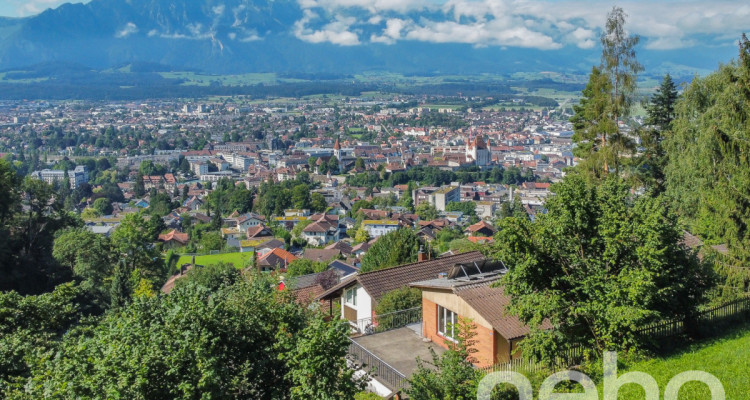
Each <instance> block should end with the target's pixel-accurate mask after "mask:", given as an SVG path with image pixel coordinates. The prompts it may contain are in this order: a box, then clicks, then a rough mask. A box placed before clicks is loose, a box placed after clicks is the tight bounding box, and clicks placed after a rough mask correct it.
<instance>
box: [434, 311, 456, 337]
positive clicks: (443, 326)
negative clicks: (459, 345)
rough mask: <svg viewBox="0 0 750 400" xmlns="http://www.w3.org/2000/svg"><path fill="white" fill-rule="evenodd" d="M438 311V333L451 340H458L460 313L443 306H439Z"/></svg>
mask: <svg viewBox="0 0 750 400" xmlns="http://www.w3.org/2000/svg"><path fill="white" fill-rule="evenodd" d="M437 312H438V333H439V334H440V335H441V336H443V337H445V338H447V339H450V340H453V341H455V340H456V329H455V327H456V323H457V322H458V315H457V314H456V313H454V312H453V311H451V310H449V309H447V308H445V307H443V306H438V307H437Z"/></svg>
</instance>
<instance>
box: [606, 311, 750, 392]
mask: <svg viewBox="0 0 750 400" xmlns="http://www.w3.org/2000/svg"><path fill="white" fill-rule="evenodd" d="M624 364H625V366H624V367H623V366H620V367H619V368H618V376H620V375H622V374H624V373H626V372H630V371H642V372H645V373H648V374H649V375H651V376H653V377H654V379H656V382H657V383H658V384H659V390H660V393H661V395H663V394H664V389H665V388H666V386H667V383H668V382H669V381H670V380H671V379H672V378H673V377H674V376H676V375H677V374H679V373H681V372H685V371H691V370H700V371H705V372H708V373H710V374H713V375H714V376H716V377H717V378H718V379H719V380H720V381H721V383H722V385H723V386H724V390H725V392H726V398H727V399H730V400H743V399H750V325H746V326H744V328H743V329H738V330H735V331H731V332H730V333H729V334H727V335H724V337H722V338H720V339H712V340H708V341H704V342H699V343H695V344H693V345H691V346H689V347H688V348H686V349H684V350H680V351H678V352H675V353H673V354H669V355H665V356H662V357H657V358H653V359H650V360H645V361H638V362H634V363H632V364H628V363H627V362H626V363H624ZM598 389H599V393H600V394H601V393H602V384H601V383H600V384H599V385H598ZM644 397H645V396H644V393H643V389H641V388H640V387H639V386H635V385H632V384H628V385H624V386H622V388H621V389H620V392H619V393H618V399H628V400H630V399H643V398H644ZM710 398H711V394H710V392H709V390H708V388H707V387H706V385H704V384H702V383H698V382H689V383H687V384H685V385H684V386H683V387H682V389H681V390H680V394H679V399H680V400H699V399H700V400H702V399H710Z"/></svg>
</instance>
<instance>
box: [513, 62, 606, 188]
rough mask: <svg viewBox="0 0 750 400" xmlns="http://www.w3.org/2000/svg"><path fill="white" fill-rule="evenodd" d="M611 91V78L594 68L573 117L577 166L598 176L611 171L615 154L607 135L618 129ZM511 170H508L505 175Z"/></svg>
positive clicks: (586, 172)
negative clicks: (611, 150)
mask: <svg viewBox="0 0 750 400" xmlns="http://www.w3.org/2000/svg"><path fill="white" fill-rule="evenodd" d="M610 92H611V83H610V81H609V79H608V77H607V76H606V75H605V74H604V73H603V72H602V70H601V69H600V68H598V67H593V68H592V70H591V74H590V75H589V82H588V84H587V85H586V88H585V89H584V90H583V96H582V97H581V99H580V100H579V103H578V104H577V105H574V106H573V111H574V113H575V114H574V115H573V117H571V118H570V122H571V123H572V124H573V142H574V143H575V144H576V146H575V148H574V149H573V154H574V155H575V156H576V157H578V158H580V159H582V161H581V162H580V163H579V165H578V169H579V170H580V171H583V172H584V173H585V174H586V175H588V176H591V177H594V178H596V179H600V178H602V177H604V176H605V175H606V174H607V173H608V172H609V171H608V167H607V166H608V163H609V162H611V161H612V160H611V156H612V154H611V153H610V152H608V149H607V147H606V144H607V137H609V136H612V135H614V134H615V133H616V132H617V130H618V126H617V121H616V120H614V118H613V115H614V114H613V111H612V104H611V102H610ZM608 159H610V160H609V161H608ZM510 172H511V170H510V169H509V170H508V171H506V174H505V175H506V176H507V175H508V173H510Z"/></svg>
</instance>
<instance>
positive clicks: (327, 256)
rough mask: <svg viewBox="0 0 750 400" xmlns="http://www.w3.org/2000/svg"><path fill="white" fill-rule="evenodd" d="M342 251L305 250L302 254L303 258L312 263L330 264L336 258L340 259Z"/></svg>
mask: <svg viewBox="0 0 750 400" xmlns="http://www.w3.org/2000/svg"><path fill="white" fill-rule="evenodd" d="M339 254H341V251H339V250H338V249H305V252H304V253H302V258H304V259H307V260H311V261H320V262H328V261H330V260H333V259H334V258H338V256H339Z"/></svg>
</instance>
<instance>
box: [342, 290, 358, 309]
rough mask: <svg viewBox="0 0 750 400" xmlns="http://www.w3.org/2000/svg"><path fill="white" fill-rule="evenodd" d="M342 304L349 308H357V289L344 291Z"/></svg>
mask: <svg viewBox="0 0 750 400" xmlns="http://www.w3.org/2000/svg"><path fill="white" fill-rule="evenodd" d="M344 302H345V303H346V304H347V305H350V306H355V307H356V306H357V288H356V287H354V288H351V289H346V290H345V291H344Z"/></svg>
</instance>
